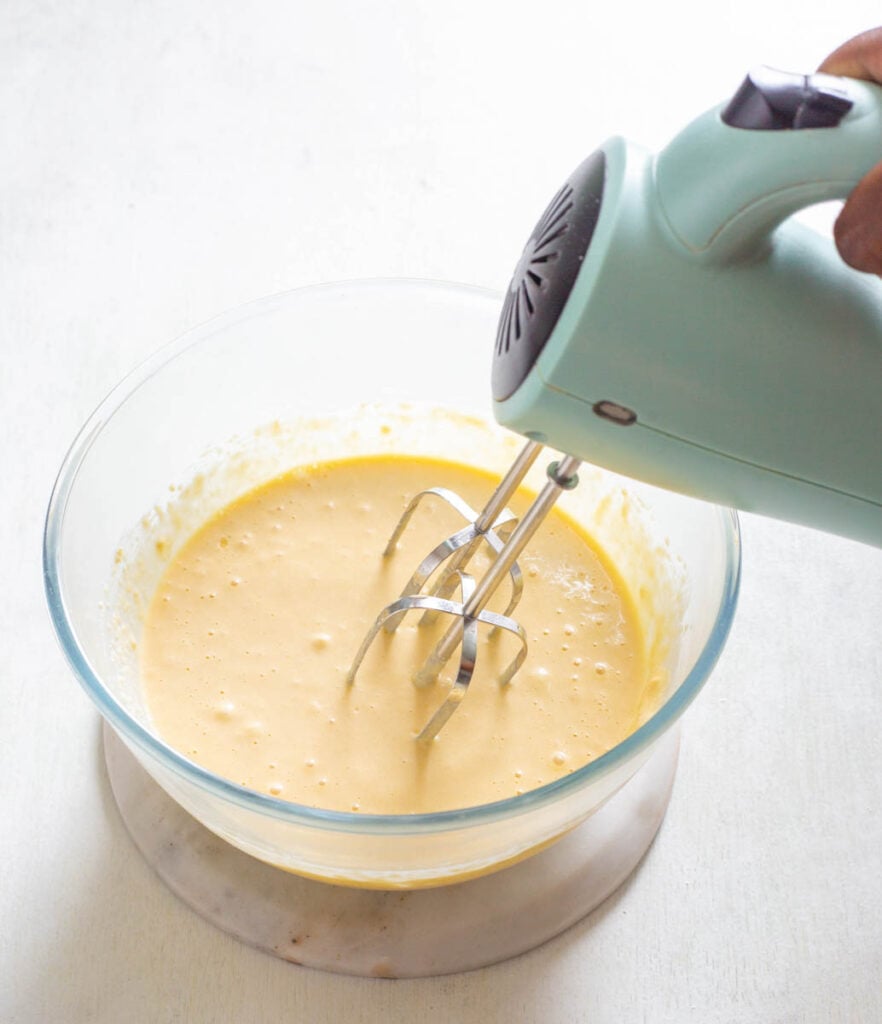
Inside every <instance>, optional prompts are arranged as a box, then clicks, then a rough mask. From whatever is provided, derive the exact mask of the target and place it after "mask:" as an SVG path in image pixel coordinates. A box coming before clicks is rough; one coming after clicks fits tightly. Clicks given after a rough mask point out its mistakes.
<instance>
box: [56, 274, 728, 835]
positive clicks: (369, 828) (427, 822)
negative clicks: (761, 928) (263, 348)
mask: <svg viewBox="0 0 882 1024" xmlns="http://www.w3.org/2000/svg"><path fill="white" fill-rule="evenodd" d="M380 287H382V288H389V289H392V290H396V289H402V288H403V289H407V290H410V291H413V290H414V289H420V288H422V289H425V290H427V291H431V292H433V293H435V294H437V293H439V292H446V293H448V294H449V295H451V296H459V297H460V298H461V297H463V296H464V295H470V296H472V297H476V298H481V299H486V300H492V301H493V302H495V303H499V302H500V301H501V296H500V294H499V293H498V292H495V291H492V290H490V289H486V288H481V287H477V286H475V285H468V284H460V283H457V282H448V281H436V280H424V279H419V278H365V279H357V280H347V281H331V282H325V283H322V284H317V285H307V286H304V287H300V288H295V289H290V290H287V291H283V292H278V293H276V294H273V295H269V296H265V297H262V298H258V299H254V300H252V301H250V302H247V303H244V304H242V305H239V306H236V307H234V308H232V309H230V310H227V311H226V312H223V313H220V314H218V315H217V316H215V317H213V318H211V319H209V320H207V321H205V322H203V323H202V324H199V325H197V326H196V327H193V328H191V329H190V330H188V331H186V332H185V333H183V334H182V335H180V336H179V337H178V338H176V339H174V340H173V341H171V342H168V343H167V344H165V345H164V346H162V347H161V348H160V349H158V350H157V351H156V352H154V353H153V354H152V355H151V356H149V357H148V358H147V359H146V360H144V361H143V362H142V363H141V364H140V365H138V366H137V367H135V368H134V369H133V370H132V371H131V372H130V373H128V374H127V375H126V376H125V377H123V378H122V380H120V382H119V383H118V384H117V385H116V386H115V387H114V388H113V389H112V390H111V391H110V392H109V393H108V394H107V396H106V397H105V398H104V399H103V400H102V401H101V402H100V403H99V405H98V406H97V407H96V408H95V410H94V411H93V412H92V414H91V415H90V416H89V417H88V418H87V420H86V421H85V423H84V424H83V426H82V427H81V428H80V430H79V431H78V433H77V435H76V436H75V438H74V440H73V442H72V443H71V445H70V448H69V449H68V451H67V453H66V455H65V456H64V459H63V461H62V464H61V467H60V469H59V472H58V475H57V477H56V480H55V484H54V486H53V489H52V493H51V496H50V499H49V504H48V508H47V512H46V519H45V524H44V531H43V584H44V590H45V594H46V601H47V604H48V608H49V613H50V617H51V620H52V625H53V627H54V629H55V634H56V637H57V638H58V641H59V644H60V646H61V649H62V652H63V653H64V655H65V658H66V660H67V662H68V664H69V666H70V667H71V669H72V670H73V673H74V675H75V676H76V677H77V679H78V681H79V682H80V684H81V686H82V687H83V688H84V689H85V691H86V693H87V694H88V696H89V697H90V698H91V700H92V701H93V703H94V704H95V705H96V706H97V708H98V710H99V712H100V713H101V715H102V717H104V718H105V719H106V720H107V721H108V722H109V723H110V724H111V725H112V726H113V728H114V729H115V730H116V731H117V733H118V734H120V736H121V737H122V738H123V740H124V741H126V742H127V744H128V745H130V746H131V745H134V746H135V747H136V748H137V749H138V750H139V751H140V752H141V753H143V754H146V755H148V756H149V757H151V758H153V759H154V760H156V761H158V762H159V764H160V765H161V766H162V767H163V768H164V769H167V770H171V771H172V772H173V773H174V774H175V775H177V776H179V777H181V778H182V779H184V780H185V781H186V782H188V783H191V784H195V785H197V786H198V787H199V788H201V789H203V790H206V791H208V792H209V793H210V794H212V795H213V796H215V797H219V798H221V799H222V800H224V801H227V802H232V803H233V804H235V805H237V806H239V807H242V808H244V809H246V810H248V811H252V812H258V813H261V814H264V815H269V816H271V817H273V818H276V819H279V820H281V821H285V822H289V823H292V824H296V825H299V826H305V827H310V828H315V829H324V830H332V831H342V832H350V833H353V834H382V835H390V834H425V833H431V832H439V831H449V830H451V829H453V828H466V827H474V826H478V825H484V824H487V823H488V822H492V821H497V820H500V819H503V818H509V817H513V816H516V815H520V814H524V813H526V812H528V811H533V810H535V809H537V808H539V807H542V806H545V805H547V804H550V803H554V802H557V801H558V800H560V799H563V798H564V797H566V796H568V795H570V794H571V793H573V792H574V791H576V790H578V789H581V788H582V787H583V786H586V785H588V784H589V783H590V782H592V781H595V780H597V779H600V778H601V777H603V776H604V775H606V774H608V773H609V772H612V771H614V770H615V769H617V768H619V767H620V766H622V765H623V764H624V763H625V762H627V761H628V760H630V759H632V758H635V757H636V756H637V755H639V754H640V753H642V752H643V751H645V750H647V749H648V748H649V747H650V745H651V744H652V743H653V742H654V741H655V740H656V739H658V738H659V737H660V736H661V735H662V734H663V733H664V732H665V731H666V730H667V729H668V728H669V727H670V726H671V725H673V723H674V722H675V721H676V720H677V719H678V718H679V717H680V716H681V715H682V714H683V712H684V711H685V710H686V708H687V707H688V706H689V705H690V704H691V703H692V701H693V700H694V699H695V697H696V696H697V694H698V692H699V690H700V689H701V688H702V686H703V685H704V683H705V682H706V681H707V679H708V677H709V676H710V673H711V671H712V670H713V668H714V666H715V665H716V663H717V661H718V659H719V657H720V654H721V653H722V650H723V647H724V645H725V643H726V639H727V637H728V635H729V631H730V629H731V626H732V621H733V618H734V614H735V608H736V605H737V601H738V592H739V588H740V580H741V531H740V524H739V520H738V515H737V513H736V512H735V510H734V509H729V508H724V507H722V506H716V505H710V504H707V509H708V511H709V512H710V513H711V514H712V515H713V516H714V517H715V519H716V522H717V528H718V529H719V530H720V531H721V534H722V539H723V548H724V559H725V568H724V578H723V585H722V588H721V592H720V598H719V604H718V606H717V609H716V612H715V614H714V621H713V625H712V627H711V630H710V632H709V634H708V637H707V640H706V642H705V644H704V646H703V647H702V649H701V651H700V653H699V655H698V657H697V658H696V660H695V663H694V664H693V665H692V667H691V669H690V670H689V672H687V673H686V675H685V677H684V679H683V682H682V683H681V684H680V685H679V686H678V687H677V689H676V691H675V692H674V693H673V694H671V696H670V697H669V698H668V699H667V700H666V701H665V703H664V704H662V706H661V707H660V708H659V709H658V710H657V711H656V712H655V713H654V714H653V715H652V716H651V717H650V718H648V719H647V720H646V722H644V723H643V724H642V725H641V726H640V727H639V728H638V729H636V730H635V731H634V732H632V733H631V734H630V735H628V736H627V737H626V738H625V739H624V740H622V741H621V742H620V743H618V744H617V745H616V746H615V747H613V748H612V749H611V750H609V751H607V752H606V753H605V754H602V755H601V756H600V757H598V758H596V759H595V760H593V761H589V762H588V764H586V765H583V766H582V767H581V768H577V769H575V770H574V771H572V772H570V773H569V774H567V775H564V776H562V777H561V778H559V779H555V780H554V781H552V782H549V783H546V784H545V785H544V786H540V787H538V788H537V789H532V790H528V791H527V792H526V793H522V794H520V795H517V796H513V797H506V798H505V799H503V800H496V801H493V802H491V803H486V804H476V805H473V806H470V807H464V808H459V809H455V810H445V811H433V812H428V813H421V814H366V813H361V812H352V811H335V810H326V809H322V808H314V807H310V806H308V805H305V804H297V803H293V802H290V801H286V800H282V799H279V798H278V797H274V796H270V795H268V794H263V793H259V792H257V791H256V790H252V789H248V788H246V787H244V786H241V785H239V784H238V783H235V782H232V781H231V780H229V779H226V778H224V777H222V776H220V775H217V774H215V773H214V772H212V771H210V770H209V769H207V768H204V767H202V766H201V765H198V764H196V763H195V762H193V761H191V760H189V759H188V758H187V757H185V756H184V755H183V754H181V753H180V752H179V751H177V750H176V749H175V748H174V747H172V746H170V745H169V744H167V743H165V742H164V741H163V740H162V739H161V738H160V737H159V736H157V735H155V734H154V733H152V732H151V731H150V730H149V729H147V728H145V726H143V725H142V724H141V723H140V722H139V721H137V719H135V718H134V717H133V716H132V715H131V714H130V713H129V712H128V711H127V710H126V709H125V708H124V707H123V706H122V705H121V704H120V703H119V701H118V700H116V698H115V697H113V696H112V694H111V693H110V692H109V690H108V689H107V688H106V687H105V685H104V684H103V683H102V681H101V678H100V676H99V673H98V672H97V671H96V670H95V669H94V668H93V666H92V665H91V664H90V662H89V659H88V657H87V656H86V654H85V652H84V651H83V649H82V647H81V646H80V644H79V642H78V640H77V636H76V632H75V629H74V627H73V624H72V619H71V617H70V616H69V615H68V611H67V608H66V606H65V600H64V589H63V582H62V578H61V569H60V558H59V556H60V553H61V543H62V528H63V525H64V517H65V512H66V508H67V503H68V499H69V497H70V493H71V491H72V489H73V486H74V484H75V482H76V479H77V476H78V473H79V469H80V466H81V465H82V463H83V460H84V459H85V458H86V456H87V455H88V453H89V450H90V449H91V447H92V445H93V443H94V442H95V440H96V439H97V437H98V436H99V434H100V433H101V431H102V429H103V428H104V427H105V426H107V424H108V423H109V422H110V420H111V419H112V417H113V414H114V413H115V412H116V410H117V409H119V408H120V407H121V406H122V405H123V404H124V403H125V401H126V400H127V399H128V398H129V397H130V396H132V395H133V394H134V393H135V392H136V391H137V390H138V388H140V387H141V386H142V385H143V384H145V383H146V382H147V381H148V380H149V379H150V378H152V377H153V376H154V374H156V373H157V372H159V371H160V370H161V369H162V368H163V367H164V366H165V365H166V364H168V363H170V362H172V361H173V360H174V359H176V358H177V357H178V356H180V355H181V354H182V353H183V352H185V351H187V350H188V349H190V348H191V347H192V346H194V345H197V344H200V343H204V342H208V341H209V340H210V338H211V337H212V336H213V335H214V334H216V333H217V332H219V331H223V330H226V329H228V328H229V327H231V326H232V325H234V324H237V323H239V322H241V321H243V320H250V319H252V318H254V317H255V316H257V315H260V314H263V313H266V312H270V311H272V310H274V309H276V308H279V307H281V306H284V305H286V304H287V303H289V302H291V301H297V300H302V299H307V300H308V299H309V297H310V296H312V295H316V294H318V293H331V292H333V291H340V290H345V291H353V290H355V291H361V290H370V291H373V292H376V291H377V290H378V289H379V288H380ZM705 504H706V503H705ZM142 763H143V762H142ZM145 767H147V766H145Z"/></svg>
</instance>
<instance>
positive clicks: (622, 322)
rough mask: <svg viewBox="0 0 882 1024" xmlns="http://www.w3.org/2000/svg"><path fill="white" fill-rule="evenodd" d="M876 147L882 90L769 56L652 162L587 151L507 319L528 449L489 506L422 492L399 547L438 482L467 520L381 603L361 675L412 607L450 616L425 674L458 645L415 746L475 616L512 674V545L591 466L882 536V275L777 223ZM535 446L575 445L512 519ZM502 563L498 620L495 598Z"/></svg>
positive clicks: (441, 719) (513, 287)
mask: <svg viewBox="0 0 882 1024" xmlns="http://www.w3.org/2000/svg"><path fill="white" fill-rule="evenodd" d="M879 160H882V88H880V87H878V86H874V85H870V84H868V83H865V82H859V81H855V80H851V79H842V78H835V77H832V76H829V75H824V74H814V75H808V76H806V75H797V74H789V73H785V72H780V71H775V70H772V69H770V68H759V69H757V70H755V71H753V72H751V73H750V74H749V75H748V76H747V78H746V79H745V81H744V82H743V83H742V85H741V86H740V88H739V89H738V91H737V92H736V93H735V95H734V96H733V98H732V99H731V100H730V101H729V102H727V103H725V104H723V105H721V106H718V107H716V108H714V109H712V110H710V111H708V112H707V113H705V114H703V115H702V116H700V117H699V118H698V119H697V120H695V121H693V122H692V123H691V124H689V125H688V126H687V127H686V128H685V129H684V130H683V131H682V132H681V133H680V134H679V135H677V136H676V137H675V138H674V139H673V141H672V142H671V143H670V144H669V145H668V146H667V147H666V148H665V149H663V150H662V151H661V152H660V153H659V154H658V155H652V154H650V153H648V152H646V151H645V150H643V149H642V148H640V147H638V146H636V145H634V144H633V143H630V142H628V141H626V140H625V139H622V138H613V139H611V140H610V141H608V142H607V143H606V144H605V145H604V146H602V147H601V148H600V149H599V150H597V151H596V152H595V153H593V154H592V155H591V156H589V157H588V159H587V160H585V161H584V162H583V163H582V164H581V165H580V166H579V167H578V168H577V169H576V170H575V171H574V172H573V174H572V175H570V177H569V179H568V180H567V182H566V183H565V184H564V186H563V187H562V188H561V189H560V191H559V192H558V193H557V195H556V196H555V197H554V199H553V200H552V201H551V203H550V204H549V206H548V208H547V209H546V211H545V213H544V214H543V215H542V217H541V218H540V220H539V222H538V224H537V225H536V227H535V229H534V230H533V233H532V234H531V236H530V238H529V240H528V242H527V245H526V247H525V249H524V252H523V255H522V256H521V258H520V260H519V262H518V264H517V267H516V269H515V272H514V276H513V278H512V281H511V284H510V285H509V288H508V291H507V293H506V297H505V302H504V305H503V309H502V314H501V318H500V322H499V329H498V333H497V338H496V347H495V351H494V357H493V367H492V393H493V400H494V412H495V415H496V418H497V420H498V421H499V422H500V423H501V424H503V425H504V426H507V427H510V428H512V429H513V430H515V431H517V432H519V433H521V434H523V435H525V436H527V437H528V438H529V439H530V440H529V442H528V443H527V445H526V447H525V448H524V449H523V450H522V452H521V453H520V455H519V456H518V457H517V459H516V460H515V462H514V463H513V465H512V467H511V469H510V470H509V472H508V473H507V474H506V476H505V477H504V479H503V481H502V483H501V484H500V485H499V487H498V489H497V491H496V493H495V494H494V495H493V497H492V498H491V500H490V502H489V503H488V505H487V506H486V508H485V509H484V510H483V511H482V512H481V513H480V514H477V513H475V512H474V511H473V510H471V509H470V508H468V506H466V505H465V503H463V502H462V501H461V500H460V499H458V498H457V497H456V496H455V495H450V494H449V492H444V493H442V489H440V488H436V489H432V490H431V491H428V492H424V493H423V494H422V495H418V496H417V498H415V499H414V501H413V502H412V503H411V506H410V507H409V508H408V510H407V511H406V512H405V514H404V516H403V517H402V520H401V521H400V523H399V526H398V528H397V529H396V531H395V532H394V534H393V536H392V539H391V540H390V542H389V545H388V546H387V549H386V553H387V554H389V553H391V551H392V550H394V547H395V544H396V542H397V539H398V537H399V535H400V533H401V531H402V530H403V529H404V528H405V526H406V524H407V521H408V520H409V518H410V516H411V515H412V514H413V511H414V509H415V507H416V505H417V504H418V503H419V502H420V501H422V500H425V499H427V498H428V497H429V496H430V495H431V496H433V497H435V498H440V499H441V500H445V501H448V502H449V503H450V504H453V505H454V506H455V507H457V508H458V510H459V511H460V512H461V513H462V514H463V516H464V517H465V518H466V519H467V520H468V525H467V526H466V527H464V528H463V530H461V531H459V532H458V533H457V534H455V535H453V536H452V537H450V538H448V539H447V540H446V541H444V542H443V543H442V544H441V545H439V546H438V547H437V548H436V549H435V550H434V551H433V552H432V553H431V554H430V555H429V556H428V557H427V558H426V559H425V560H424V562H423V563H422V564H421V565H420V567H419V568H418V570H417V571H416V573H415V574H414V576H413V577H412V578H411V580H410V582H409V583H408V585H407V586H406V587H405V589H404V592H403V593H402V595H401V596H400V597H399V599H398V600H397V601H395V602H393V603H392V604H391V605H389V606H388V607H387V608H386V609H384V610H383V611H382V612H381V613H380V615H379V616H378V617H377V620H376V622H375V623H374V626H373V627H372V629H371V630H370V631H369V633H368V635H367V636H366V637H365V640H364V643H363V644H362V647H361V650H360V651H359V652H358V654H357V656H356V658H355V661H354V663H353V665H352V668H351V670H350V673H349V680H350V682H352V681H353V680H354V679H355V676H356V673H357V671H358V667H359V665H360V663H361V660H362V658H363V657H364V654H365V652H366V651H367V649H368V647H369V646H370V643H371V641H372V640H373V638H374V636H375V635H376V633H377V632H378V631H379V629H380V628H386V629H387V630H389V631H392V630H394V629H395V628H396V626H397V625H398V623H399V622H400V621H401V618H402V617H403V616H404V615H405V614H406V613H407V612H408V611H410V610H420V611H422V612H423V613H424V615H426V616H427V617H432V616H434V615H437V614H441V613H443V614H446V615H449V616H450V617H451V618H452V622H451V623H450V625H449V628H448V629H447V631H446V632H445V633H444V635H443V636H442V638H441V639H440V641H439V642H438V644H437V645H436V647H435V649H434V651H433V652H432V653H431V654H430V656H429V658H428V659H427V661H426V662H425V664H424V665H423V666H422V667H420V668H419V669H418V671H417V672H416V674H415V677H414V681H415V682H416V683H417V684H418V685H420V684H423V685H424V684H427V683H429V682H432V681H433V680H434V679H436V678H437V676H438V674H439V673H440V671H441V670H442V668H443V667H444V665H445V664H446V662H447V661H448V660H449V658H450V657H451V656H452V654H453V652H454V651H455V650H456V649H457V647H459V649H460V664H459V668H458V671H457V674H456V679H455V681H454V684H453V686H452V688H451V690H450V691H449V693H448V696H447V698H446V700H445V701H444V703H443V704H442V705H441V706H440V707H439V708H438V710H437V711H436V712H435V714H434V715H433V716H432V718H431V719H430V721H429V722H428V723H427V724H426V726H425V727H424V728H423V730H422V731H421V732H420V734H419V737H418V738H419V739H423V740H425V739H431V738H433V737H434V736H436V735H437V733H438V731H439V730H440V729H441V727H442V726H443V725H444V723H445V722H446V721H447V720H448V718H449V717H450V715H451V714H452V713H453V711H454V710H455V709H456V707H457V706H458V705H459V703H460V702H461V700H462V698H463V696H464V695H465V693H466V690H467V687H468V684H469V681H470V679H471V677H472V673H473V671H474V667H475V652H476V630H477V626H478V623H479V622H484V623H487V624H489V625H490V626H491V627H492V628H494V629H506V630H508V631H509V632H512V633H515V634H516V635H518V636H519V638H520V640H521V649H520V651H519V653H518V655H517V657H516V658H515V660H514V661H513V662H512V663H511V665H510V666H509V667H508V669H506V670H505V672H504V673H503V677H502V679H501V682H502V683H506V682H508V681H509V680H510V679H511V678H512V676H513V675H514V673H515V672H516V671H517V670H518V668H519V667H520V665H521V663H522V662H523V660H524V657H525V654H526V639H525V638H524V636H523V630H521V629H520V627H519V626H518V624H517V623H516V622H515V620H514V619H513V618H512V617H511V613H512V612H513V611H514V607H515V605H516V603H517V597H518V595H519V588H520V576H519V572H518V570H517V558H518V556H519V554H520V553H521V551H522V550H523V548H524V547H525V545H526V544H527V542H528V541H529V539H530V537H532V535H533V533H534V532H535V530H536V528H537V527H538V526H539V524H540V522H541V521H542V519H543V518H544V516H545V515H546V514H547V513H548V511H549V509H550V508H551V507H552V505H553V504H554V501H555V499H556V498H557V496H558V495H559V494H560V492H561V490H562V489H566V488H569V487H572V486H575V483H576V480H577V477H576V470H577V468H578V465H579V461H580V459H584V460H586V461H590V462H592V463H596V464H598V465H602V466H605V467H607V468H609V469H613V470H615V471H617V472H619V473H624V474H626V475H628V476H631V477H636V478H638V479H641V480H644V481H646V482H649V483H652V484H657V485H659V486H662V487H666V488H669V489H671V490H676V491H680V492H682V493H685V494H689V495H692V496H694V497H698V498H703V499H707V500H710V501H714V502H717V503H720V504H725V505H732V506H735V507H737V508H740V509H744V510H748V511H754V512H760V513H764V514H767V515H772V516H776V517H779V518H783V519H788V520H791V521H793V522H799V523H803V524H805V525H809V526H815V527H819V528H821V529H825V530H829V531H831V532H834V533H839V534H842V535H844V536H849V537H852V538H855V539H857V540H861V541H864V542H867V543H870V544H875V545H882V456H880V441H882V395H880V385H882V283H880V281H879V280H878V279H876V278H874V277H870V276H868V275H864V274H859V273H857V272H855V271H853V270H850V269H849V268H847V267H846V266H845V265H844V264H843V263H842V262H841V260H840V259H839V257H838V256H837V254H836V252H835V250H834V248H833V245H832V243H831V242H830V241H829V240H826V239H824V238H822V237H821V236H819V235H817V234H815V233H814V232H812V231H810V230H808V229H806V228H804V227H802V226H801V225H799V224H797V223H795V222H794V221H792V220H787V218H789V217H790V215H791V214H792V213H794V212H795V211H796V210H798V209H801V208H803V207H805V206H809V205H811V204H813V203H817V202H820V201H823V200H828V199H835V198H845V197H846V196H847V195H848V193H849V192H850V191H851V189H852V188H853V187H854V185H855V184H856V183H857V182H858V181H859V180H860V178H862V177H863V175H864V174H865V173H866V172H867V171H868V170H870V168H871V167H873V166H874V165H875V164H876V163H877V162H878V161H879ZM785 221H786V223H783V222H785ZM544 444H550V445H553V446H554V447H555V448H557V449H559V450H560V451H562V452H566V453H568V455H567V456H566V457H565V458H563V459H561V460H560V461H559V462H554V463H552V464H551V466H550V467H549V470H548V477H549V479H548V483H547V484H546V486H545V487H544V489H543V490H542V491H541V492H540V494H539V495H538V497H537V498H536V500H535V501H534V503H533V505H532V506H531V507H530V509H529V510H528V511H527V513H526V514H525V515H524V517H523V519H522V520H521V521H520V522H519V523H518V524H517V526H516V527H515V528H514V530H511V524H512V518H513V517H512V516H511V514H510V513H506V512H505V511H504V509H505V505H506V502H507V501H508V499H509V498H510V497H511V495H512V494H513V493H514V492H515V490H516V489H517V487H518V486H519V484H520V483H521V482H522V480H523V478H524V476H525V474H526V472H527V470H528V469H529V468H530V466H531V465H532V464H533V462H534V461H535V460H536V458H537V457H538V455H539V453H540V451H541V449H542V446H543V445H544ZM482 544H487V545H489V546H490V548H491V549H492V550H493V552H494V554H495V560H494V561H493V562H492V564H491V566H490V568H489V569H488V570H487V572H486V574H485V575H484V577H483V578H482V579H481V580H480V582H478V583H477V584H476V583H475V582H474V580H473V579H472V578H471V577H470V576H469V574H468V573H467V572H466V571H465V569H466V566H467V563H468V561H469V559H470V557H471V555H472V554H473V553H474V551H475V550H476V549H477V548H478V547H479V546H480V545H482ZM442 565H443V566H444V568H441V566H442ZM436 570H440V571H439V572H437V573H436ZM506 577H508V578H509V579H510V580H511V590H512V596H511V600H510V602H509V606H508V608H507V610H506V613H505V615H498V614H496V613H492V612H489V611H487V610H486V609H485V605H486V603H487V600H488V599H489V598H490V596H491V595H492V594H493V593H494V591H495V590H496V588H497V587H498V586H499V584H500V583H501V582H502V581H503V580H504V579H505V578H506ZM433 581H434V582H433ZM457 590H458V592H459V599H458V600H451V596H452V595H453V594H454V592H456V591H457Z"/></svg>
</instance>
